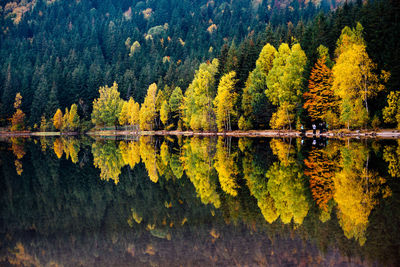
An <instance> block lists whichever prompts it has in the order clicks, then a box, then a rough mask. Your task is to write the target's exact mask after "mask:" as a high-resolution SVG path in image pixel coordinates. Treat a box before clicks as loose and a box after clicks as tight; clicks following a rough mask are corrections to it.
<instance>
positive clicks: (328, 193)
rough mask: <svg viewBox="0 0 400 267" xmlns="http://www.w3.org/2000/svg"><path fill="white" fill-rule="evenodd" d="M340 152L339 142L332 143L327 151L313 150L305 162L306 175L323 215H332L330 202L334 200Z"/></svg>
mask: <svg viewBox="0 0 400 267" xmlns="http://www.w3.org/2000/svg"><path fill="white" fill-rule="evenodd" d="M338 151H339V149H338V144H337V142H330V143H329V144H328V146H327V147H326V148H325V149H314V150H312V151H311V152H310V153H309V155H308V158H307V159H305V160H304V165H305V166H306V168H305V170H304V174H305V175H306V176H308V177H309V179H310V188H311V193H312V197H313V199H314V200H315V202H316V203H317V205H318V207H319V208H320V209H321V210H322V211H323V213H326V212H329V214H330V211H328V202H329V201H330V200H331V199H332V198H333V191H334V187H333V177H334V176H335V172H336V171H337V160H338V158H337V157H338ZM329 207H330V208H331V205H329Z"/></svg>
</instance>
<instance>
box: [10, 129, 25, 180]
mask: <svg viewBox="0 0 400 267" xmlns="http://www.w3.org/2000/svg"><path fill="white" fill-rule="evenodd" d="M11 150H12V152H13V154H14V155H15V157H16V158H17V159H16V160H15V161H14V165H15V170H16V172H17V174H18V175H21V174H22V172H23V168H22V162H21V159H22V158H23V157H24V156H25V154H26V152H25V150H24V139H22V138H15V137H12V138H11Z"/></svg>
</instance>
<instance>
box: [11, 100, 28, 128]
mask: <svg viewBox="0 0 400 267" xmlns="http://www.w3.org/2000/svg"><path fill="white" fill-rule="evenodd" d="M21 102H22V96H21V94H20V93H17V94H16V96H15V102H14V108H15V109H16V110H15V113H14V114H13V116H12V118H11V131H21V130H23V129H24V121H25V113H24V112H23V111H22V110H21V109H20V107H21Z"/></svg>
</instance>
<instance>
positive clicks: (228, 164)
mask: <svg viewBox="0 0 400 267" xmlns="http://www.w3.org/2000/svg"><path fill="white" fill-rule="evenodd" d="M236 156H237V155H236V153H233V154H231V153H230V151H229V148H228V147H227V146H226V144H225V140H224V138H223V137H218V143H217V153H216V155H215V158H214V159H215V164H214V167H215V169H216V170H217V172H218V178H219V183H220V184H221V188H222V190H224V191H225V193H227V194H230V195H232V196H237V191H236V190H237V188H238V187H239V186H238V184H237V183H236V176H237V174H238V170H237V165H236V164H235V157H236Z"/></svg>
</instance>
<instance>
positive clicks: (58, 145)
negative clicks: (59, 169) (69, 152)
mask: <svg viewBox="0 0 400 267" xmlns="http://www.w3.org/2000/svg"><path fill="white" fill-rule="evenodd" d="M53 150H54V153H55V154H56V156H57V158H59V159H60V158H61V157H62V155H63V153H64V144H63V142H62V141H61V138H56V140H54V143H53Z"/></svg>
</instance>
